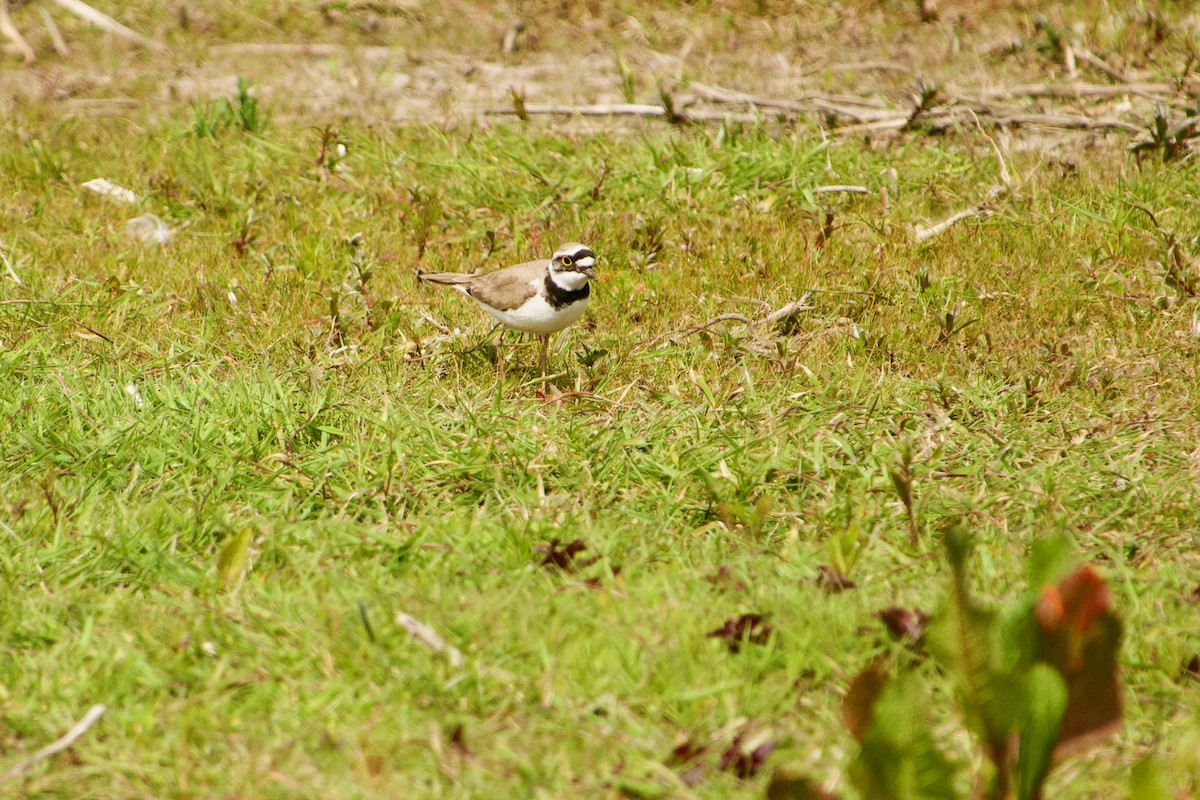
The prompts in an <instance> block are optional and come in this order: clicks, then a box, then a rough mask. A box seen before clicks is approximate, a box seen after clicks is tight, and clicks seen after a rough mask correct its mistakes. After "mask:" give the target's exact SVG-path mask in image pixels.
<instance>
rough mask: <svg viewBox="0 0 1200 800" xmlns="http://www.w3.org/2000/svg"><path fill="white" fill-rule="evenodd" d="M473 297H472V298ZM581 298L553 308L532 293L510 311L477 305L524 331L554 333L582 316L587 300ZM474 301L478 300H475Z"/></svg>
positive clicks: (497, 319) (507, 323) (500, 320)
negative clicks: (529, 297) (531, 295)
mask: <svg viewBox="0 0 1200 800" xmlns="http://www.w3.org/2000/svg"><path fill="white" fill-rule="evenodd" d="M472 299H474V298H472ZM589 299H590V298H587V297H585V298H583V299H582V300H577V301H576V302H574V303H571V305H569V306H563V307H562V308H555V307H554V306H552V305H550V304H549V303H547V302H546V300H545V299H544V298H543V297H542V296H541V295H540V294H537V295H534V296H533V297H532V298H531V299H530V300H529V301H528V302H526V303H525V305H523V306H518V307H517V308H514V309H512V310H510V311H500V310H499V309H495V308H492V307H491V306H487V305H484V304H483V303H479V307H480V308H482V309H483V310H484V311H486V312H487V313H488V314H490V315H491V316H492V317H493V318H494V319H495V320H496V321H498V322H501V323H503V324H505V325H507V326H508V327H510V328H514V329H516V330H518V331H524V332H525V333H538V334H545V333H556V332H558V331H561V330H562V329H563V328H565V327H567V326H568V325H570V324H571V323H572V322H574V321H575V320H577V319H579V318H580V317H582V316H583V312H584V309H586V308H587V305H588V300H589ZM475 302H477V303H478V302H479V301H478V300H476V301H475Z"/></svg>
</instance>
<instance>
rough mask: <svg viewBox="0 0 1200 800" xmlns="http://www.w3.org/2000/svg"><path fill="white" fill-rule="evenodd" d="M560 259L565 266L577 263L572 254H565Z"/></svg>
mask: <svg viewBox="0 0 1200 800" xmlns="http://www.w3.org/2000/svg"><path fill="white" fill-rule="evenodd" d="M559 261H561V262H562V265H563V266H564V267H569V266H571V265H572V264H574V263H575V261H574V260H573V259H572V258H571V257H570V256H563V257H562V258H560V259H559Z"/></svg>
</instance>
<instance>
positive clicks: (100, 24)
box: [54, 0, 163, 50]
mask: <svg viewBox="0 0 1200 800" xmlns="http://www.w3.org/2000/svg"><path fill="white" fill-rule="evenodd" d="M54 2H55V3H57V4H58V5H60V6H62V7H63V8H65V9H66V10H67V11H70V12H71V13H72V14H74V15H75V16H77V17H79V18H80V19H83V20H86V21H88V22H90V23H92V24H93V25H95V26H96V27H97V28H103V29H104V30H106V31H108V32H109V33H115V34H117V35H118V36H124V37H125V38H126V39H128V40H129V41H131V42H137V43H138V44H140V45H141V46H142V47H145V48H148V49H150V50H162V49H163V46H162V45H161V44H159V43H158V42H156V41H154V40H152V39H147V38H146V37H145V36H142V35H141V34H140V33H138V32H137V31H134V30H130V29H129V28H126V27H125V26H124V25H122V24H121V23H119V22H117V21H116V20H115V19H113V18H112V17H110V16H108V15H107V14H103V13H101V12H99V11H97V10H96V9H94V8H92V7H91V6H89V5H88V4H87V3H84V2H83V0H54Z"/></svg>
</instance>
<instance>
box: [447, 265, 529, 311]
mask: <svg viewBox="0 0 1200 800" xmlns="http://www.w3.org/2000/svg"><path fill="white" fill-rule="evenodd" d="M545 274H546V262H545V261H529V262H527V263H525V264H517V265H516V266H515V267H506V268H505V269H500V270H496V271H495V272H489V273H486V274H484V275H475V276H472V278H471V281H470V282H469V283H464V285H465V286H466V288H467V293H468V294H470V295H471V297H474V298H475V299H476V300H478V301H479V302H481V303H484V304H486V305H489V306H491V307H492V308H494V309H496V310H498V311H511V310H512V309H514V308H516V307H517V306H519V305H521V304H522V303H524V302H525V301H526V300H528V299H529V298H531V297H533V296H534V295H535V294H536V293H537V289H536V288H535V287H534V285H533V283H534V281H536V280H537V279H538V278H540V277H542V276H543V275H545Z"/></svg>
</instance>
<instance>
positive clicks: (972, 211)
mask: <svg viewBox="0 0 1200 800" xmlns="http://www.w3.org/2000/svg"><path fill="white" fill-rule="evenodd" d="M993 213H995V209H993V208H992V207H991V203H980V204H979V205H976V206H971V207H970V208H967V209H963V210H962V211H959V212H958V213H956V214H951V215H950V216H949V217H946V219H944V220H942V221H941V222H939V223H937V224H936V225H930V226H929V227H928V228H917V229H916V239H917V241H918V242H927V241H929V240H930V239H932V238H933V237H935V236H937V235H938V234H941V233H945V232H946V231H947V230H949V229H950V228H951V227H952V226H953V225H955V224H956V223H959V222H962V221H963V220H964V219H971V218H972V217H990V216H991V215H992V214H993Z"/></svg>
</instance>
